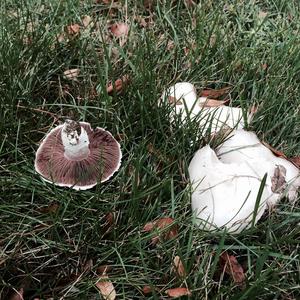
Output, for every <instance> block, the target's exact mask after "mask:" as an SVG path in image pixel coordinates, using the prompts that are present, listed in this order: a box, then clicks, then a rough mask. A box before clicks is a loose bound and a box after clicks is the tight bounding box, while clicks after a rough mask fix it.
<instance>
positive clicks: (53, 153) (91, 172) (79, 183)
mask: <svg viewBox="0 0 300 300" xmlns="http://www.w3.org/2000/svg"><path fill="white" fill-rule="evenodd" d="M79 124H80V126H81V129H84V131H85V132H86V134H87V137H88V142H89V143H87V145H86V146H85V147H88V150H87V151H88V152H87V154H86V156H84V157H81V158H79V159H72V158H71V159H70V157H67V156H66V153H65V147H64V144H63V140H62V131H63V128H64V125H60V126H57V127H56V128H54V129H52V130H51V131H50V133H49V134H48V135H47V136H46V137H45V139H44V140H43V142H42V144H41V145H40V147H39V149H38V150H37V152H36V158H35V169H36V171H37V172H38V173H39V174H40V175H42V178H43V179H44V180H45V181H48V182H53V183H54V184H56V185H58V186H65V187H72V188H74V189H76V190H86V189H90V188H92V187H93V186H95V185H96V184H97V183H98V182H104V181H106V180H108V179H109V178H110V177H111V176H112V175H113V174H114V173H115V172H116V171H117V170H118V169H119V167H120V162H121V157H122V153H121V150H120V145H119V143H118V142H117V141H116V140H115V138H114V137H113V136H112V135H111V134H110V133H109V132H108V131H106V130H104V129H102V128H99V127H97V128H96V129H95V130H93V129H92V128H91V126H90V124H89V123H86V122H80V123H79ZM81 131H82V130H79V135H80V134H81ZM84 142H87V141H84Z"/></svg>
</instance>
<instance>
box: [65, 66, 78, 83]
mask: <svg viewBox="0 0 300 300" xmlns="http://www.w3.org/2000/svg"><path fill="white" fill-rule="evenodd" d="M79 73H80V70H79V69H70V70H66V71H64V77H65V78H67V79H70V80H74V81H76V80H77V77H78V75H79Z"/></svg>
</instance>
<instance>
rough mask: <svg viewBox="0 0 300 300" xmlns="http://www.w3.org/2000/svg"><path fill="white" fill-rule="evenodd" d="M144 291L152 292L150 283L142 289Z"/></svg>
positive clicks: (144, 292) (145, 292)
mask: <svg viewBox="0 0 300 300" xmlns="http://www.w3.org/2000/svg"><path fill="white" fill-rule="evenodd" d="M142 292H143V294H144V295H148V294H150V293H152V288H151V286H149V285H145V286H144V287H143V289H142Z"/></svg>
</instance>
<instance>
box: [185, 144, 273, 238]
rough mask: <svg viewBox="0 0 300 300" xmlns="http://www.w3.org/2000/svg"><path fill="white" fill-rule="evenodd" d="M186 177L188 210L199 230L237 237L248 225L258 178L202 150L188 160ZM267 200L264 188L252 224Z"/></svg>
mask: <svg viewBox="0 0 300 300" xmlns="http://www.w3.org/2000/svg"><path fill="white" fill-rule="evenodd" d="M189 176H190V181H191V184H192V210H193V211H194V212H195V214H196V218H197V221H196V222H197V223H198V225H199V226H200V228H203V229H205V230H215V229H217V228H221V227H226V228H227V230H228V231H229V232H231V233H239V232H241V231H242V230H243V229H245V228H248V227H249V226H250V225H251V223H252V219H253V217H254V216H253V212H254V210H255V205H256V201H257V194H258V191H259V188H260V185H261V177H259V176H257V175H256V174H255V172H254V171H253V170H252V169H251V168H250V167H249V166H248V165H247V164H246V163H240V164H235V163H230V164H225V163H222V162H221V161H220V160H219V159H218V157H217V156H216V154H215V152H214V151H213V150H212V149H211V148H210V147H209V146H205V147H203V148H201V149H200V150H198V151H197V152H196V153H195V155H194V157H193V159H192V160H191V162H190V165H189ZM271 196H272V194H271V193H270V192H269V190H268V189H267V187H266V186H265V187H264V189H263V194H262V197H261V199H260V203H259V208H258V211H257V214H256V217H255V221H254V224H255V223H256V222H257V221H258V220H259V219H260V218H261V216H262V214H263V212H264V211H265V209H266V202H267V200H268V199H269V197H271Z"/></svg>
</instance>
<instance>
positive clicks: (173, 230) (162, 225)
mask: <svg viewBox="0 0 300 300" xmlns="http://www.w3.org/2000/svg"><path fill="white" fill-rule="evenodd" d="M174 223H175V221H174V220H173V219H172V218H161V219H158V220H156V221H153V222H148V223H146V225H145V226H144V228H143V230H144V231H146V232H149V231H152V230H155V229H156V230H161V231H162V232H161V233H159V235H157V236H154V237H153V238H152V239H151V241H152V244H153V245H156V244H157V243H158V242H159V240H160V239H161V240H164V241H166V240H170V239H172V238H175V237H177V235H178V226H177V225H176V224H174ZM166 228H167V229H166Z"/></svg>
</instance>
